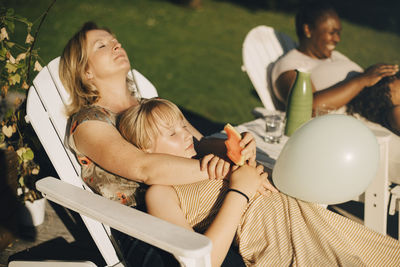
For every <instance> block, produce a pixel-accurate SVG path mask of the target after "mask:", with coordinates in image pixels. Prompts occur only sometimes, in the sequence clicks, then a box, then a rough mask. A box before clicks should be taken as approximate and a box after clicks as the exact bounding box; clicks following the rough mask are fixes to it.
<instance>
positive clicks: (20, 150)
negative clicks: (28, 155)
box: [15, 147, 26, 158]
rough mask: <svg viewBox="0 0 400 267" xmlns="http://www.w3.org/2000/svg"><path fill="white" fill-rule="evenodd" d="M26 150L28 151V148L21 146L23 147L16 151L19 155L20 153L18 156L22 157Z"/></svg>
mask: <svg viewBox="0 0 400 267" xmlns="http://www.w3.org/2000/svg"><path fill="white" fill-rule="evenodd" d="M25 151H26V148H25V147H21V148H19V149H18V150H17V151H15V152H17V155H18V157H20V158H21V157H22V155H23V154H24V153H25Z"/></svg>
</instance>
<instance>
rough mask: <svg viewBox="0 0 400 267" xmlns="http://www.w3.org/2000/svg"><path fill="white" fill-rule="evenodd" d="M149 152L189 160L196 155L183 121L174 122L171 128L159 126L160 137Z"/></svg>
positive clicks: (191, 138) (190, 136) (191, 139)
mask: <svg viewBox="0 0 400 267" xmlns="http://www.w3.org/2000/svg"><path fill="white" fill-rule="evenodd" d="M150 152H152V153H164V154H170V155H175V156H180V157H184V158H191V157H193V156H195V155H196V151H195V150H194V145H193V135H192V134H191V133H190V132H189V129H188V127H187V125H186V124H185V122H184V121H183V120H180V121H176V122H174V123H173V125H172V126H171V127H164V126H160V135H159V136H157V138H156V140H155V142H154V145H153V147H152V148H151V149H150Z"/></svg>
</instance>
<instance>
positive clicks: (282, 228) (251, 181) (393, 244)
mask: <svg viewBox="0 0 400 267" xmlns="http://www.w3.org/2000/svg"><path fill="white" fill-rule="evenodd" d="M119 129H120V131H121V134H122V135H123V136H124V137H125V138H126V139H127V140H128V141H129V142H132V143H133V144H135V145H136V146H137V147H139V148H141V149H142V150H143V151H145V152H146V153H149V154H152V153H165V154H170V155H175V156H180V157H185V158H192V157H194V156H196V151H195V149H194V146H193V139H194V137H193V135H192V134H191V132H190V130H189V128H188V125H187V122H186V120H185V119H184V117H183V115H182V113H181V112H180V111H179V109H178V108H177V107H176V106H175V105H174V104H172V103H171V102H169V101H167V100H162V99H149V100H144V101H142V103H141V104H140V106H135V107H132V108H130V109H129V110H127V111H126V112H124V113H123V114H122V116H121V118H120V121H119ZM266 179H267V176H266V174H265V173H264V172H263V168H262V167H261V166H257V167H255V166H253V167H252V166H249V165H244V166H242V167H240V168H238V169H236V170H234V171H233V172H232V174H231V175H230V177H229V181H228V180H226V179H224V180H208V181H202V182H199V183H196V184H190V185H177V186H163V185H154V186H151V187H150V188H149V189H148V190H147V193H146V206H147V211H148V212H149V213H150V214H152V215H154V216H157V217H159V218H161V219H164V220H166V221H169V222H171V223H175V224H177V225H180V226H182V227H184V228H187V229H189V230H194V231H197V232H201V233H204V234H205V235H206V236H208V237H209V238H210V239H211V241H212V243H213V248H212V252H211V261H212V265H213V266H219V265H220V264H221V263H222V261H223V259H224V258H225V255H226V253H227V251H228V249H229V247H230V245H231V243H232V240H233V239H234V242H235V244H236V245H237V246H238V249H239V252H240V254H241V256H242V257H243V259H244V262H245V264H246V265H247V266H400V257H399V255H400V243H399V242H398V241H397V240H395V239H393V238H391V237H388V236H383V235H380V234H378V233H376V232H373V231H371V230H369V229H367V228H366V227H364V226H363V225H361V224H358V223H356V222H353V221H351V220H349V219H347V218H345V217H342V216H341V215H338V214H336V213H333V212H331V211H329V210H326V209H324V208H322V207H320V206H319V205H317V204H312V203H307V202H303V201H299V200H296V199H293V198H291V197H288V196H286V195H284V194H281V193H279V192H277V191H276V190H275V189H274V188H273V187H271V186H269V187H267V188H268V189H270V190H269V191H268V192H265V194H258V193H257V190H258V189H260V186H261V187H263V183H264V182H265V181H266Z"/></svg>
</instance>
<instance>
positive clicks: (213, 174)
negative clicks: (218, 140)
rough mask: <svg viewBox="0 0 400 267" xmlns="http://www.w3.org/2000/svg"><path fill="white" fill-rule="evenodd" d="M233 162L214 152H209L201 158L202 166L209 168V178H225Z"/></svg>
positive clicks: (202, 167)
mask: <svg viewBox="0 0 400 267" xmlns="http://www.w3.org/2000/svg"><path fill="white" fill-rule="evenodd" d="M230 166H231V164H230V163H229V162H228V161H226V160H224V159H222V158H220V157H218V156H215V155H213V154H208V155H206V156H205V157H203V158H202V159H201V162H200V168H201V170H202V171H205V170H207V172H208V177H209V179H211V180H213V179H223V178H225V177H226V176H227V174H228V173H229V170H230Z"/></svg>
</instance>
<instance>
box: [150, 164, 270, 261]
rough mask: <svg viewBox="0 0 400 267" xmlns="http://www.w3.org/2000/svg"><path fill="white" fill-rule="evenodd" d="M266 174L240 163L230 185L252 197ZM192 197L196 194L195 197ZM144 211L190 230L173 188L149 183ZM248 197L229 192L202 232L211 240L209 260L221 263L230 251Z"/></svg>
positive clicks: (259, 169) (260, 169)
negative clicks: (212, 219) (209, 223)
mask: <svg viewBox="0 0 400 267" xmlns="http://www.w3.org/2000/svg"><path fill="white" fill-rule="evenodd" d="M265 179H266V174H262V168H260V167H258V168H253V167H250V166H247V165H245V166H242V167H241V168H239V169H238V170H236V171H235V172H233V174H232V177H231V182H230V188H232V189H236V190H239V191H240V192H243V193H244V194H245V195H247V196H248V197H249V198H251V197H252V196H253V195H254V194H255V192H256V191H257V188H258V187H259V186H260V184H261V182H262V180H265ZM194 197H195V196H194ZM146 205H147V211H148V212H149V213H150V214H152V215H154V216H156V217H159V218H161V219H164V220H166V221H169V222H171V223H174V224H177V225H180V226H182V227H184V228H186V229H192V228H191V227H190V225H189V224H188V222H187V221H186V219H185V215H184V214H183V212H182V210H181V208H180V204H179V200H178V197H177V195H176V193H175V190H174V189H173V188H172V187H170V186H158V185H156V186H152V187H150V189H149V190H148V191H147V193H146ZM246 206H247V199H246V198H245V197H244V196H243V195H241V194H240V193H237V192H234V191H233V192H228V193H227V195H226V197H225V199H224V202H223V204H222V206H221V208H220V210H219V212H218V214H217V216H216V217H215V219H214V221H213V222H212V224H211V225H210V227H209V228H208V229H207V231H206V232H205V233H204V234H205V235H206V236H207V237H209V238H210V239H211V241H212V243H213V248H212V251H211V262H212V265H213V266H220V265H221V264H222V262H223V260H224V258H225V256H226V254H227V252H228V250H229V247H230V245H231V243H232V240H233V237H234V236H235V233H236V228H237V226H238V225H239V222H240V219H241V217H242V214H243V211H244V208H245V207H246Z"/></svg>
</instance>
